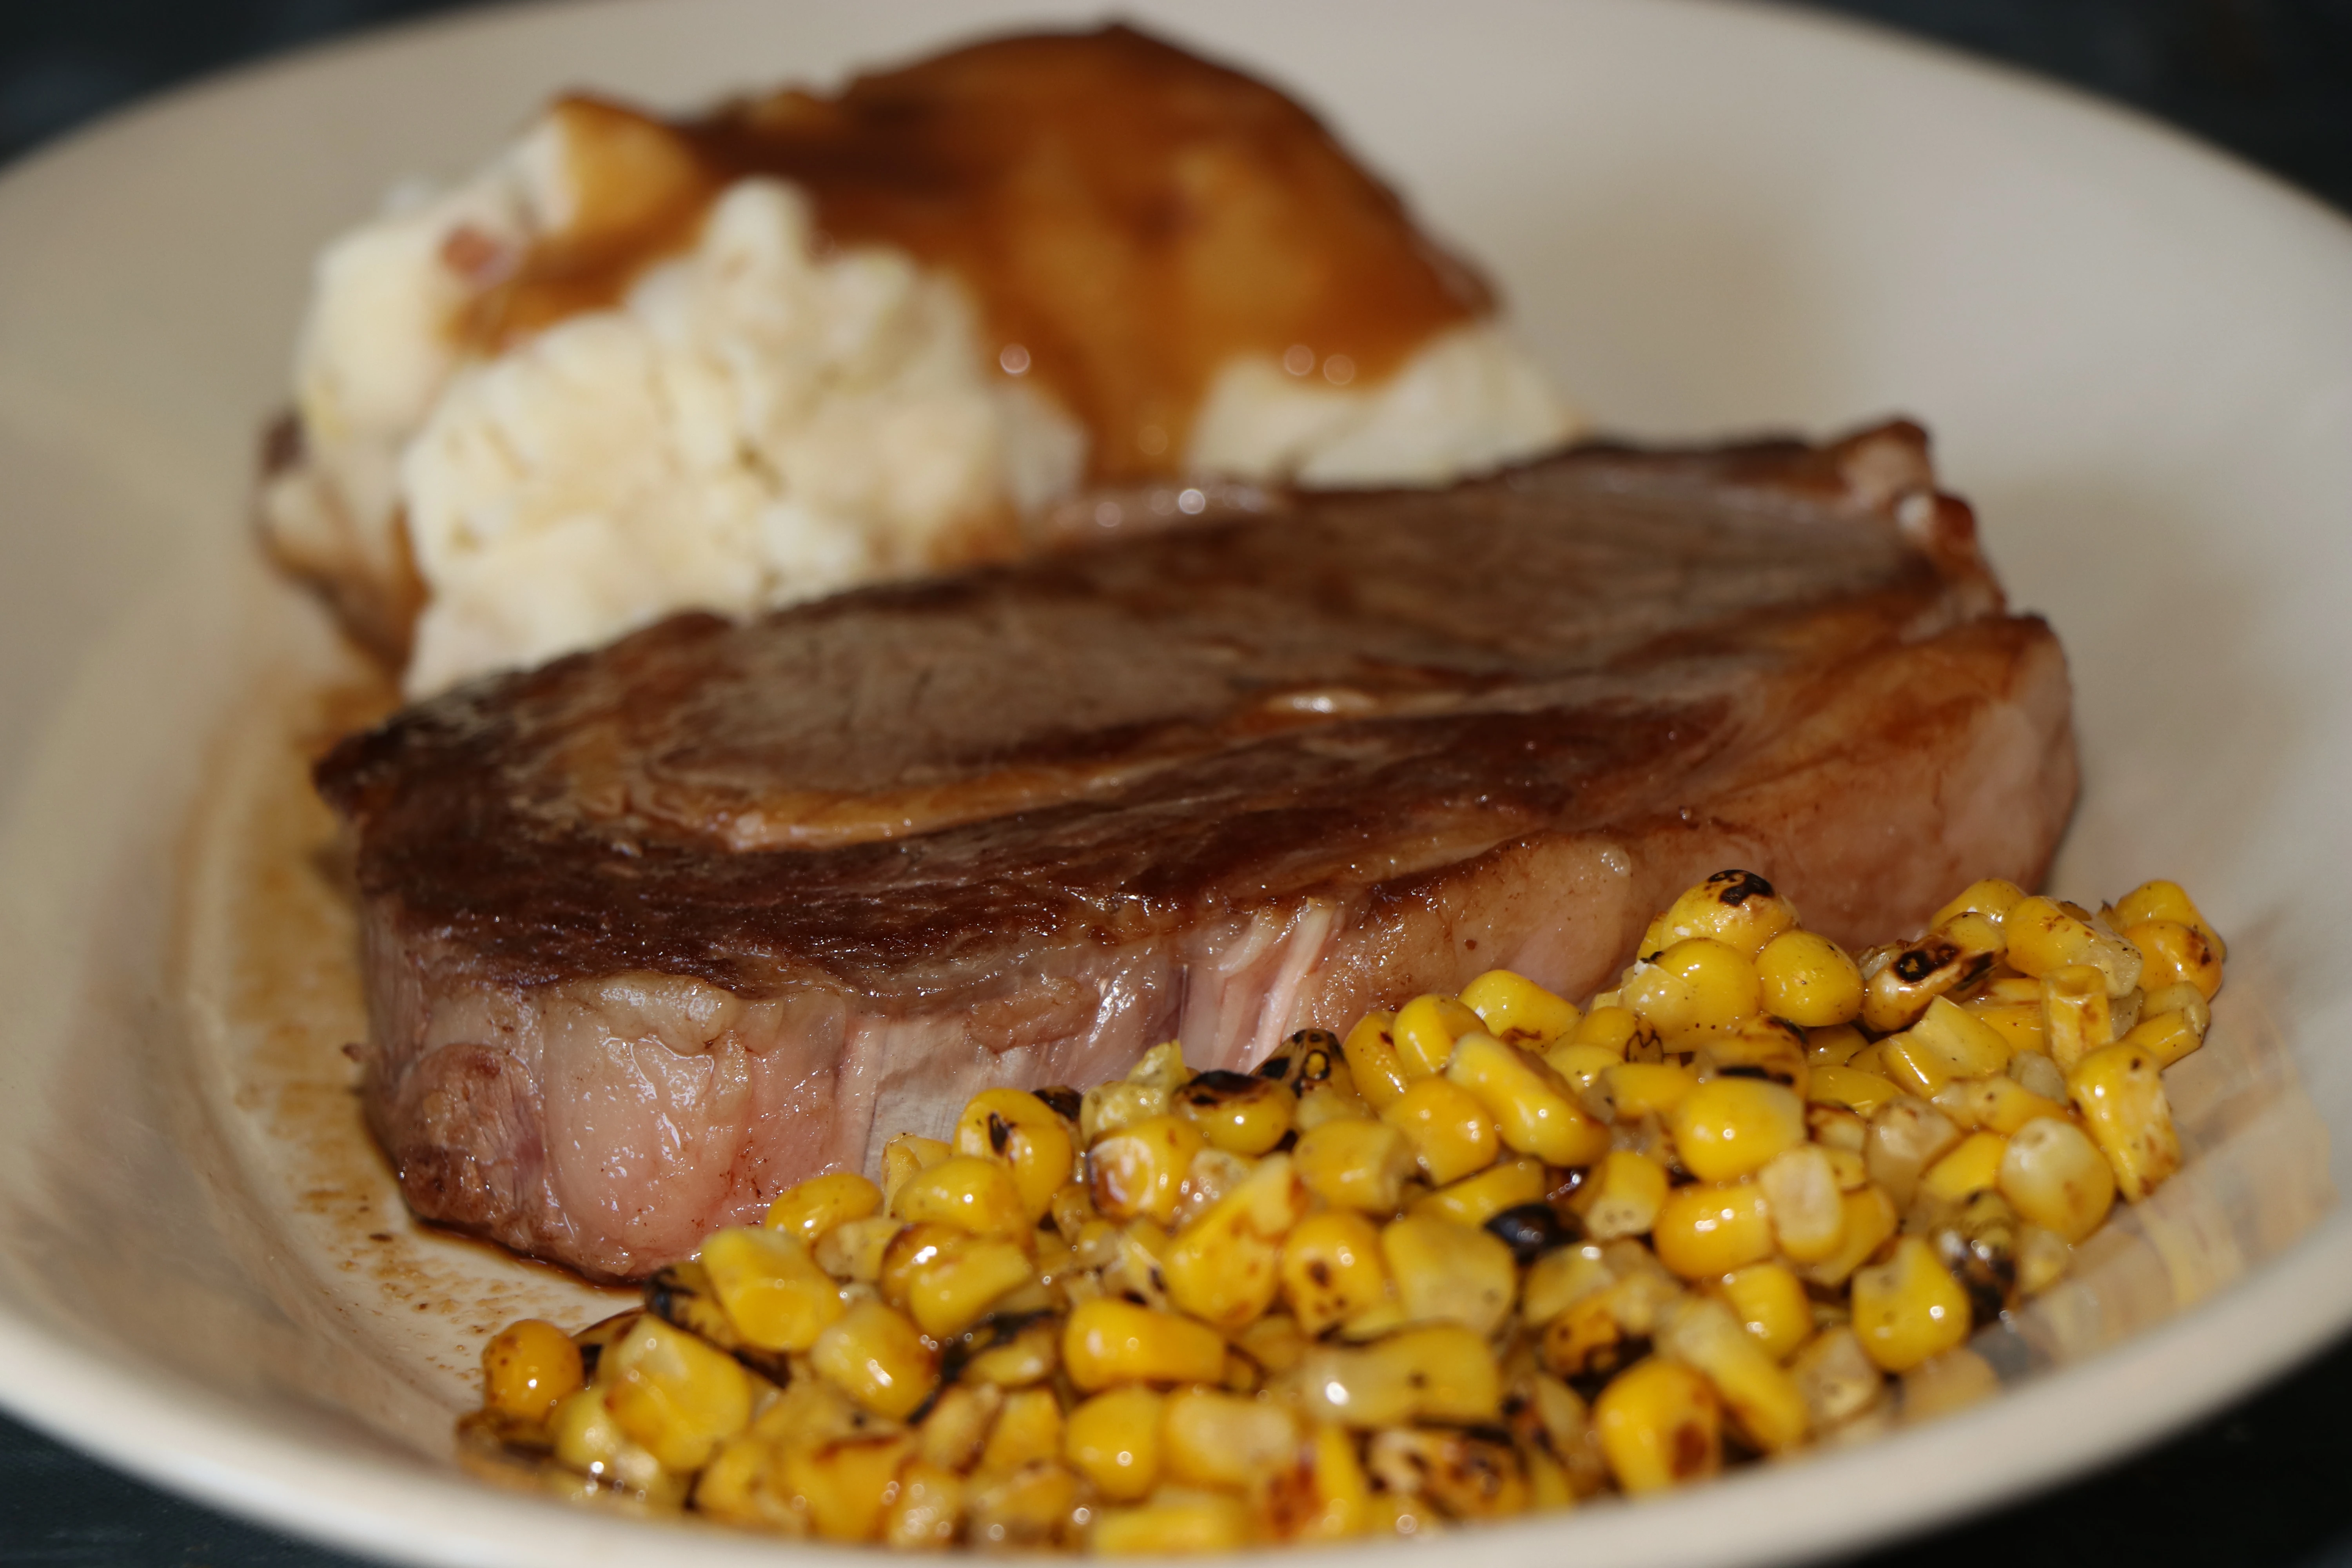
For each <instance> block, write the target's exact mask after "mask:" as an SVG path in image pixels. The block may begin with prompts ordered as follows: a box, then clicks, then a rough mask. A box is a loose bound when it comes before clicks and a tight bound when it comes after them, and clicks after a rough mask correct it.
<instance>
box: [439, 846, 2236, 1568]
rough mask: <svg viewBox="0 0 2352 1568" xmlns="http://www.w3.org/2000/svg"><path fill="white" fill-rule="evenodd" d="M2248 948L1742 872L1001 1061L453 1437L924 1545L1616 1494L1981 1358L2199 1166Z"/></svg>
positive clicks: (2156, 929) (1937, 1392)
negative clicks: (1215, 1025) (2189, 1107)
mask: <svg viewBox="0 0 2352 1568" xmlns="http://www.w3.org/2000/svg"><path fill="white" fill-rule="evenodd" d="M2226 953H2227V949H2226V948H2225V946H2224V945H2223V943H2222V942H2221V936H2220V934H2219V933H2218V932H2217V931H2214V930H2213V928H2212V926H2211V925H2210V923H2209V922H2208V921H2206V919H2205V917H2204V916H2203V914H2201V913H2200V911H2199V910H2198V909H2197V907H2196V905H2195V904H2194V903H2192V902H2191V901H2190V900H2189V895H2188V894H2187V893H2186V892H2185V891H2184V890H2182V889H2180V887H2179V885H2178V884H2176V883H2172V882H2149V883H2147V884H2145V885H2143V886H2142V887H2140V888H2138V889H2134V890H2133V891H2132V892H2131V893H2128V894H2126V896H2125V897H2124V898H2123V899H2121V900H2117V901H2116V904H2114V905H2113V906H2109V907H2106V908H2104V909H2102V910H2098V911H2093V910H2088V909H2085V908H2084V907H2082V906H2080V905H2076V904H2070V903H2064V902H2061V901H2058V900H2051V899H2045V898H2032V897H2029V896H2027V894H2026V893H2025V891H2024V890H2023V889H2020V888H2018V887H2016V886H2014V885H2013V884H2011V883H2008V882H2003V881H2000V880H1997V879H1996V880H1988V881H1983V882H1979V883H1977V884H1975V885H1974V886H1972V887H1970V888H1969V889H1966V890H1964V891H1963V892H1962V893H1961V894H1960V895H1959V896H1958V897H1957V898H1955V899H1954V900H1952V901H1951V902H1950V903H1949V904H1948V905H1946V906H1945V908H1944V909H1943V910H1939V911H1938V912H1937V915H1936V917H1935V920H1934V921H1933V922H1932V924H1931V925H1930V926H1929V928H1928V929H1927V931H1922V932H1920V933H1917V934H1916V935H1915V936H1913V937H1912V938H1911V939H1910V940H1909V941H1906V942H1899V943H1894V944H1890V945H1888V946H1885V947H1881V948H1875V949H1873V950H1871V951H1870V952H1865V953H1862V954H1852V953H1848V952H1845V951H1843V949H1841V948H1840V947H1838V946H1837V944H1836V943H1834V942H1831V941H1830V940H1829V939H1827V938H1826V937H1823V936H1822V935H1820V934H1819V933H1817V932H1813V931H1806V930H1805V929H1803V927H1802V925H1801V923H1800V922H1799V921H1798V919H1797V913H1796V911H1795V910H1794V909H1793V908H1791V907H1790V904H1789V902H1788V900H1785V899H1783V898H1781V897H1780V895H1779V894H1778V893H1776V892H1775V891H1774V890H1773V889H1772V887H1771V886H1770V884H1769V883H1767V882H1766V881H1765V880H1764V879H1762V878H1760V877H1758V876H1755V875H1754V874H1752V873H1749V872H1746V871H1726V872H1721V873H1718V874H1717V875H1716V876H1714V877H1711V878H1709V879H1707V880H1706V881H1705V882H1703V883H1701V884H1699V885H1698V886H1697V887H1695V888H1692V889H1689V890H1687V891H1686V892H1685V893H1683V894H1682V895H1681V896H1679V897H1678V898H1676V899H1675V900H1674V902H1673V903H1672V905H1671V906H1669V908H1668V909H1667V910H1665V911H1664V912H1663V913H1662V914H1660V915H1659V916H1658V917H1657V919H1656V920H1654V921H1652V922H1651V923H1650V925H1649V927H1648V929H1647V930H1646V931H1644V933H1643V939H1642V942H1641V944H1640V946H1639V948H1638V949H1637V950H1636V952H1635V953H1634V955H1633V963H1632V964H1631V965H1630V966H1629V967H1628V968H1627V969H1626V970H1625V971H1624V972H1623V973H1622V975H1621V976H1620V977H1619V979H1618V982H1617V984H1616V985H1615V987H1614V988H1613V989H1612V990H1611V991H1608V992H1605V993H1603V994H1601V995H1599V996H1597V997H1595V998H1592V999H1591V1002H1589V1003H1588V1004H1587V1005H1585V1006H1584V1007H1581V1008H1580V1007H1578V1006H1577V1005H1574V1004H1573V1003H1571V1002H1570V1000H1569V999H1568V998H1566V997H1564V996H1561V995H1559V994H1556V993H1555V992H1553V991H1551V990H1549V989H1548V988H1547V987H1545V986H1544V985H1542V984H1539V983H1538V981H1537V980H1536V979H1534V978H1532V977H1530V976H1528V975H1525V974H1520V973H1515V972H1513V971H1511V970H1507V969H1490V970H1488V971H1486V973H1481V974H1479V975H1477V976H1476V977H1475V979H1473V980H1472V981H1470V982H1469V983H1468V984H1465V986H1464V987H1463V989H1462V991H1461V993H1460V994H1458V995H1454V994H1445V993H1443V992H1424V993H1421V994H1413V995H1405V996H1393V997H1390V998H1387V999H1386V1000H1387V1002H1388V1003H1389V1004H1390V1005H1387V1006H1384V1007H1382V1008H1381V1009H1379V1010H1377V1011H1374V1012H1372V1013H1370V1014H1368V1015H1366V1016H1364V1017H1363V1018H1361V1019H1360V1020H1359V1021H1358V1022H1357V1023H1356V1024H1355V1026H1353V1027H1352V1028H1351V1029H1350V1030H1349V1033H1348V1034H1347V1036H1346V1037H1345V1039H1344V1040H1343V1039H1341V1038H1340V1037H1337V1036H1334V1035H1331V1034H1328V1033H1325V1032H1323V1031H1320V1030H1314V1029H1309V1030H1304V1031H1302V1032H1300V1033H1299V1034H1297V1035H1295V1036H1293V1037H1291V1039H1290V1040H1289V1042H1288V1043H1287V1044H1286V1045H1285V1046H1284V1047H1282V1048H1281V1049H1280V1050H1278V1051H1277V1052H1276V1054H1275V1056H1274V1057H1273V1058H1271V1059H1270V1060H1268V1061H1266V1062H1265V1063H1263V1064H1261V1065H1259V1066H1258V1067H1257V1068H1256V1069H1255V1071H1252V1072H1247V1073H1242V1072H1234V1071H1224V1070H1213V1071H1208V1072H1200V1073H1195V1072H1193V1071H1192V1070H1190V1069H1188V1068H1186V1067H1185V1066H1184V1064H1183V1060H1182V1056H1181V1052H1180V1051H1179V1050H1178V1048H1177V1047H1175V1046H1174V1045H1166V1046H1161V1047H1157V1048H1155V1049H1154V1050H1152V1051H1151V1052H1150V1053H1149V1054H1148V1055H1147V1056H1146V1058H1145V1059H1144V1060H1143V1061H1142V1062H1141V1063H1140V1064H1139V1065H1138V1066H1137V1067H1136V1068H1135V1069H1134V1070H1133V1071H1132V1072H1130V1073H1129V1075H1128V1076H1127V1077H1126V1078H1125V1079H1120V1080H1118V1081H1116V1082H1112V1083H1108V1084H1100V1085H1097V1086H1095V1087H1094V1088H1093V1089H1089V1090H1088V1091H1087V1092H1086V1093H1085V1094H1083V1095H1081V1094H1079V1093H1077V1092H1076V1091H1074V1090H1071V1089H1040V1090H1037V1091H1034V1092H1032V1091H1029V1090H1024V1089H1011V1088H997V1089H986V1090H984V1091H982V1093H980V1094H979V1095H976V1096H975V1097H973V1099H972V1100H971V1102H970V1104H969V1105H968V1106H966V1108H965V1109H964V1110H963V1112H962V1114H961V1116H960V1117H959V1118H958V1119H957V1121H956V1122H955V1123H954V1125H953V1126H952V1127H951V1128H950V1129H946V1130H944V1131H946V1132H947V1136H946V1137H944V1138H931V1137H928V1136H922V1135H917V1134H907V1135H903V1136H900V1137H898V1138H894V1139H892V1140H891V1141H890V1142H888V1143H887V1145H886V1146H885V1148H884V1151H883V1159H882V1171H881V1177H882V1180H881V1183H880V1184H878V1185H877V1184H875V1183H872V1182H869V1181H867V1180H866V1178H865V1177H863V1176H861V1175H858V1174H856V1173H848V1172H836V1173H829V1174H824V1175H818V1176H814V1177H812V1178H810V1179H809V1180H807V1181H805V1182H803V1183H801V1184H799V1185H797V1186H794V1187H792V1188H790V1189H788V1190H786V1191H784V1192H782V1193H781V1194H777V1195H776V1196H775V1197H774V1198H773V1200H772V1202H771V1203H770V1204H769V1205H768V1206H767V1209H766V1211H765V1215H764V1219H765V1223H764V1224H763V1225H759V1226H748V1225H747V1226H734V1227H730V1228H729V1229H725V1230H722V1231H719V1232H718V1233H717V1234H715V1235H713V1236H712V1237H710V1238H709V1240H708V1241H706V1242H705V1244H704V1246H703V1248H702V1250H701V1252H700V1253H699V1254H698V1255H697V1257H695V1258H690V1259H687V1260H685V1261H682V1262H680V1263H677V1264H675V1265H673V1266H671V1267H670V1268H665V1269H663V1270H662V1271H661V1272H660V1273H659V1274H657V1275H656V1276H655V1278H654V1279H653V1280H651V1281H650V1282H649V1283H648V1285H647V1287H646V1305H645V1307H644V1308H643V1309H642V1310H635V1311H631V1312H626V1313H623V1314H622V1315H620V1316H619V1317H617V1318H614V1319H609V1320H607V1321H604V1322H602V1323H598V1324H595V1325H593V1326H592V1327H590V1328H587V1329H584V1330H583V1331H580V1332H578V1333H575V1334H567V1333H565V1332H564V1331H562V1330H561V1329H559V1328H557V1327H556V1326H554V1325H553V1324H551V1323H547V1322H542V1321H536V1320H527V1321H521V1322H518V1323H516V1324H513V1325H512V1326H510V1327H509V1328H508V1329H506V1330H505V1331H502V1332H500V1333H499V1335H498V1336H497V1337H496V1338H494V1339H493V1340H492V1341H491V1342H490V1343H489V1344H488V1347H487V1348H486V1350H485V1351H484V1353H483V1363H482V1364H483V1384H484V1403H483V1408H482V1409H481V1410H480V1411H478V1413H476V1414H475V1415H470V1416H468V1417H467V1419H466V1420H465V1421H464V1422H463V1423H461V1424H460V1435H461V1445H460V1447H461V1452H462V1453H463V1454H464V1455H465V1457H466V1458H467V1462H468V1463H469V1464H471V1465H472V1466H474V1467H475V1468H477V1469H478V1470H481V1471H483V1472H484V1473H488V1474H494V1475H496V1476H498V1477H499V1478H500V1479H509V1480H522V1481H525V1482H528V1483H529V1484H531V1485H535V1486H538V1487H540V1488H542V1489H552V1490H554V1491H556V1492H558V1493H559V1494H561V1495H566V1496H572V1497H577V1498H582V1499H591V1498H600V1497H601V1498H611V1499H616V1500H625V1501H628V1502H630V1503H632V1504H634V1505H635V1506H637V1507H639V1508H650V1509H655V1510H693V1511H696V1512H699V1513H701V1514H704V1515H706V1516H708V1517H709V1518H712V1519H715V1520H717V1521H721V1522H724V1523H727V1524H730V1525H733V1526H737V1527H740V1528H743V1529H750V1530H759V1531H769V1532H772V1533H777V1534H782V1535H789V1536H797V1537H805V1538H812V1539H817V1540H824V1541H833V1542H864V1543H869V1544H875V1545H881V1546H887V1547H892V1548H903V1549H910V1550H927V1549H933V1548H938V1547H942V1546H954V1545H971V1546H975V1547H982V1548H986V1549H990V1550H998V1549H1002V1550H1021V1551H1036V1550H1061V1551H1087V1552H1102V1553H1107V1554H1119V1553H1136V1552H1155V1553H1164V1552H1210V1551H1224V1550H1232V1549H1235V1548H1239V1547H1244V1546H1255V1545H1261V1544H1265V1543H1270V1542H1332V1541H1342V1540H1347V1539H1350V1538H1357V1537H1369V1536H1376V1535H1391V1536H1394V1535H1398V1534H1407V1535H1410V1534H1420V1533H1426V1532H1427V1531H1431V1530H1433V1529H1438V1528H1443V1527H1445V1526H1447V1525H1450V1524H1453V1523H1459V1522H1472V1521H1483V1520H1489V1519H1497V1518H1504V1517H1508V1516H1511V1515H1514V1514H1518V1513H1523V1512H1527V1511H1528V1510H1538V1509H1557V1508H1566V1507H1570V1506H1572V1505H1574V1504H1575V1503H1576V1502H1577V1501H1578V1500H1580V1499H1581V1498H1585V1497H1590V1496H1592V1495H1594V1494H1596V1493H1601V1492H1605V1491H1619V1492H1626V1493H1635V1494H1639V1493H1644V1492H1649V1491H1654V1490H1658V1489H1664V1488H1670V1487H1674V1486H1676V1485H1680V1484H1682V1483H1684V1482H1686V1481H1691V1480H1696V1479H1702V1478H1704V1477H1706V1476H1709V1475H1713V1474H1715V1473H1716V1472H1717V1471H1718V1470H1720V1469H1721V1468H1724V1467H1725V1466H1726V1465H1727V1464H1737V1463H1743V1462H1747V1461H1748V1458H1749V1457H1751V1456H1756V1455H1770V1454H1778V1453H1781V1452H1785V1451H1787V1450H1789V1449H1791V1448H1794V1447H1800V1446H1801V1445H1803V1444H1806V1443H1809V1442H1813V1441H1817V1440H1822V1439H1824V1438H1835V1437H1839V1436H1841V1435H1842V1434H1843V1435H1846V1436H1851V1435H1852V1433H1853V1432H1854V1431H1859V1430H1863V1429H1864V1427H1863V1426H1860V1425H1858V1424H1862V1423H1868V1422H1873V1421H1877V1422H1884V1421H1885V1420H1886V1419H1887V1418H1888V1417H1889V1415H1891V1414H1894V1415H1899V1416H1900V1418H1902V1419H1905V1420H1919V1419H1925V1418H1927V1416H1929V1415H1934V1414H1937V1413H1939V1412H1941V1411H1944V1410H1948V1409H1954V1408H1958V1406H1959V1405H1962V1404H1964V1403H1966V1402H1968V1401H1969V1400H1971V1399H1974V1398H1977V1397H1980V1396H1981V1395H1982V1394H1985V1393H1987V1392H1990V1390H1991V1389H1992V1388H1994V1387H1995V1386H1997V1383H1998V1380H1997V1378H1996V1377H1995V1375H1994V1374H1993V1373H1992V1371H1991V1368H1990V1364H1989V1363H1987V1362H1985V1361H1984V1360H1983V1359H1982V1358H1981V1357H1979V1356H1977V1355H1976V1354H1975V1353H1974V1352H1972V1351H1970V1350H1969V1348H1968V1342H1969V1336H1970V1334H1971V1333H1972V1332H1973V1331H1975V1330H1976V1329H1977V1328H1979V1327H1980V1326H1982V1323H1981V1317H1982V1314H1984V1313H1985V1312H1988V1311H1992V1310H2000V1308H2002V1307H2005V1306H2007V1305H2010V1304H2013V1303H2014V1302H2016V1301H2017V1300H2021V1298H2023V1297H2026V1296H2030V1295H2032V1294H2034V1293H2036V1292H2038V1291H2040V1290H2042V1289H2048V1288H2049V1287H2050V1286H2051V1285H2052V1284H2053V1283H2055V1282H2056V1281H2057V1280H2058V1279H2061V1278H2062V1277H2063V1274H2064V1273H2065V1270H2066V1268H2067V1265H2068V1260H2069V1258H2070V1257H2071V1247H2072V1246H2073V1245H2074V1244H2075V1243H2078V1242H2080V1241H2082V1240H2083V1239H2084V1237H2088V1236H2089V1235H2090V1234H2091V1233H2092V1232H2094V1231H2095V1230H2096V1229H2097V1228H2098V1226H2100V1225H2101V1224H2102V1223H2104V1222H2105V1219H2106V1217H2107V1215H2109V1214H2110V1213H2111V1212H2112V1210H2113V1208H2114V1206H2115V1205H2116V1202H2117V1201H2118V1200H2119V1199H2120V1200H2121V1201H2125V1202H2137V1201H2139V1200H2141V1199H2143V1198H2145V1197H2146V1196H2147V1194H2149V1193H2151V1192H2153V1191H2154V1190H2156V1188H2157V1187H2158V1184H2161V1183H2162V1182H2163V1181H2164V1180H2165V1178H2166V1177H2168V1175H2170V1174H2171V1173H2173V1172H2174V1171H2175V1170H2176V1169H2178V1168H2179V1164H2180V1162H2181V1158H2182V1155H2181V1150H2180V1143H2179V1137H2178V1135H2177V1133H2176V1132H2175V1131H2174V1128H2173V1124H2172V1112H2171V1109H2170V1105H2169V1103H2168V1100H2166V1097H2165V1090H2164V1081H2163V1071H2164V1069H2165V1068H2168V1067H2169V1066H2170V1065H2171V1064H2172V1063H2173V1062H2175V1061H2178V1060H2179V1058H2181V1057H2183V1056H2185V1055H2187V1054H2188V1053H2189V1052H2190V1051H2193V1050H2195V1049H2196V1048H2197V1047H2199V1046H2200V1045H2201V1044H2202V1043H2203V1040H2204V1037H2205V1033H2206V1030H2207V1028H2208V1027H2209V1026H2210V1020H2211V1016H2212V1014H2211V1010H2210V1006H2209V1004H2210V1001H2211V999H2212V997H2213V994H2214V993H2215V992H2216V991H2218V990H2219V989H2220V987H2221V967H2222V963H2223V961H2224V959H2225V957H2226Z"/></svg>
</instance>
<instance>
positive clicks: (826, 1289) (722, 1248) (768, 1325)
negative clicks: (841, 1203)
mask: <svg viewBox="0 0 2352 1568" xmlns="http://www.w3.org/2000/svg"><path fill="white" fill-rule="evenodd" d="M820 1179H821V1178H820ZM868 1190H869V1191H870V1190H871V1189H870V1187H869V1189H868ZM875 1196H876V1197H877V1199H878V1198H879V1197H880V1196H881V1194H878V1193H877V1194H875ZM702 1267H703V1268H704V1269H705V1270H706V1271H707V1272H708V1273H709V1276H710V1289H711V1291H712V1293H713V1294H715V1295H716V1296H717V1297H718V1298H719V1306H721V1307H723V1308H725V1309H726V1311H727V1319H728V1321H730V1322H731V1323H733V1324H734V1325H735V1331H736V1332H737V1333H739V1334H740V1335H741V1336H742V1337H743V1341H744V1342H745V1343H746V1344H751V1345H755V1346H757V1347H758V1348H759V1349H761V1350H763V1351H804V1350H806V1349H808V1348H809V1346H811V1345H813V1344H814V1343H816V1337H817V1335H819V1334H821V1333H823V1332H824V1331H825V1329H826V1328H827V1326H829V1325H830V1324H831V1323H832V1322H833V1321H834V1320H835V1318H838V1317H840V1316H841V1314H842V1313H843V1312H844V1311H845V1310H847V1309H845V1307H843V1305H842V1302H841V1288H840V1287H839V1286H837V1285H835V1283H834V1281H833V1277H832V1276H831V1275H829V1274H827V1273H826V1272H825V1271H824V1269H822V1268H818V1267H817V1264H816V1259H814V1258H811V1257H810V1256H809V1250H808V1248H807V1247H803V1246H802V1245H801V1243H800V1240H799V1239H798V1237H795V1236H794V1235H793V1232H791V1231H789V1230H751V1229H748V1228H742V1227H738V1228H734V1229H729V1230H722V1231H720V1232H719V1233H718V1234H717V1235H715V1236H713V1237H711V1238H710V1239H709V1240H708V1241H706V1242H704V1243H703V1244H702Z"/></svg>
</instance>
